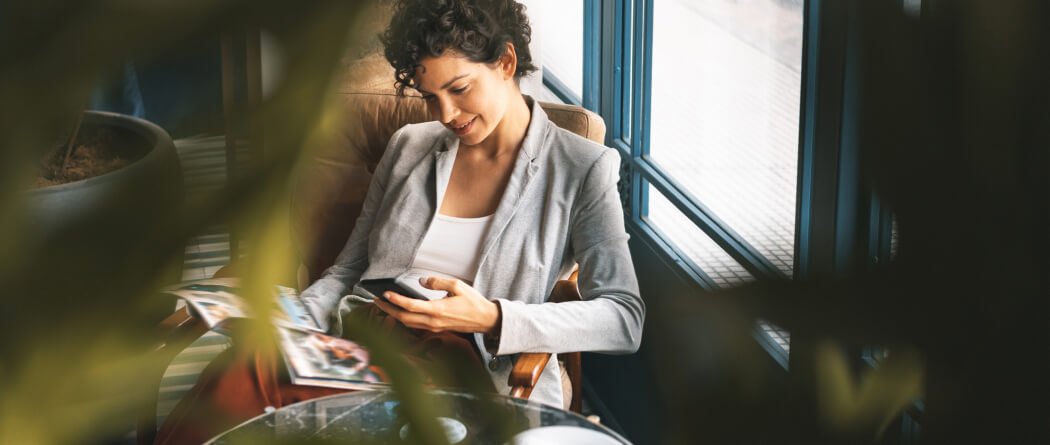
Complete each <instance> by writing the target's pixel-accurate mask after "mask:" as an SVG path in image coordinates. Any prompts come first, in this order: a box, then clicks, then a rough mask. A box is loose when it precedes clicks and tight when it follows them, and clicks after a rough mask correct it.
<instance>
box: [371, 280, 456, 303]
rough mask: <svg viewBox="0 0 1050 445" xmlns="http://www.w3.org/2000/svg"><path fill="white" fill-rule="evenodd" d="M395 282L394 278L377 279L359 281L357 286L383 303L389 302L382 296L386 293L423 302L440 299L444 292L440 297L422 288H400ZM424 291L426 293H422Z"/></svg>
mask: <svg viewBox="0 0 1050 445" xmlns="http://www.w3.org/2000/svg"><path fill="white" fill-rule="evenodd" d="M397 281H398V280H397V279H396V278H377V279H372V280H361V282H360V283H358V284H357V285H358V286H360V287H361V288H362V289H364V290H365V291H366V292H368V293H370V294H372V296H373V297H375V298H381V299H383V301H386V302H388V303H389V302H390V301H389V300H387V298H386V297H385V296H383V293H384V292H387V291H390V292H396V293H398V294H401V295H404V296H406V297H408V298H414V299H416V300H425V301H429V300H433V299H436V298H440V297H443V296H444V295H445V292H444V291H440V295H436V294H435V292H437V291H433V290H430V289H425V288H422V287H421V289H415V288H414V287H413V286H402V285H401V284H399V283H398V282H397ZM424 290H425V291H426V292H427V293H423V291H424ZM428 294H429V295H428ZM391 304H393V303H391Z"/></svg>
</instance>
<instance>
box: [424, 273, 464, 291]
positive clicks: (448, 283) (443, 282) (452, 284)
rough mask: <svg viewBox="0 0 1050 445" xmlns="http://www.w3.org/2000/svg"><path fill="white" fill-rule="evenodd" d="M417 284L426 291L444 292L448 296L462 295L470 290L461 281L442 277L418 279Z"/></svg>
mask: <svg viewBox="0 0 1050 445" xmlns="http://www.w3.org/2000/svg"><path fill="white" fill-rule="evenodd" d="M419 284H422V285H423V287H425V288H427V289H433V290H443V291H446V292H448V293H449V295H463V294H465V293H467V289H470V288H471V287H470V286H469V285H467V283H464V282H463V281H462V280H457V279H455V278H444V277H423V278H420V279H419Z"/></svg>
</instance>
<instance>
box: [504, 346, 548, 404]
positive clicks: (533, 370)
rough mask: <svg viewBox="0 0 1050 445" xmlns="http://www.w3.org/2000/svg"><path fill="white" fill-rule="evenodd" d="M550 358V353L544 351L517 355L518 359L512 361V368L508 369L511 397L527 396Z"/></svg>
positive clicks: (525, 397)
mask: <svg viewBox="0 0 1050 445" xmlns="http://www.w3.org/2000/svg"><path fill="white" fill-rule="evenodd" d="M550 359H551V354H550V353H546V352H526V353H524V354H521V355H519V356H518V360H517V361H515V362H514V369H512V370H511V371H510V378H508V379H507V384H509V385H510V395H511V397H521V398H523V399H527V398H529V396H530V395H532V389H533V388H535V387H536V382H538V381H540V374H543V368H544V367H546V366H547V362H548V361H549V360H550Z"/></svg>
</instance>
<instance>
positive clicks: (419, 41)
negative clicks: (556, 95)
mask: <svg viewBox="0 0 1050 445" xmlns="http://www.w3.org/2000/svg"><path fill="white" fill-rule="evenodd" d="M393 11H394V13H393V17H392V18H391V19H390V26H389V27H388V28H387V29H386V31H385V32H383V35H382V36H380V41H381V42H382V43H383V46H384V50H383V55H384V56H386V60H387V61H388V62H390V65H392V66H393V67H394V71H395V77H396V84H397V93H398V94H400V95H404V91H405V88H408V87H412V86H413V84H412V78H413V77H415V75H416V69H417V68H419V66H420V62H421V61H422V60H423V59H425V58H427V57H439V56H441V54H442V53H444V52H445V50H453V51H456V52H457V53H459V54H461V55H463V56H465V57H466V58H467V59H468V60H470V61H472V62H476V63H494V62H496V61H497V60H499V59H500V57H503V55H504V54H505V53H506V48H507V45H506V44H507V42H510V43H512V44H513V45H514V50H515V53H516V54H517V56H518V64H517V69H516V70H515V72H514V76H515V78H521V76H524V75H526V74H528V73H531V72H533V71H535V70H536V66H535V65H533V64H532V54H531V53H530V52H529V41H531V39H532V37H531V34H532V27H530V26H529V19H528V17H527V16H526V15H525V6H524V5H522V4H520V3H518V2H516V1H514V0H395V1H394V6H393Z"/></svg>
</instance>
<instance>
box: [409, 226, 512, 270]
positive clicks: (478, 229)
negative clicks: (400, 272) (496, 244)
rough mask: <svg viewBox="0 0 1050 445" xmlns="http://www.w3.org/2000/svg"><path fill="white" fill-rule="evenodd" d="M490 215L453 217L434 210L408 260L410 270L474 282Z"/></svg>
mask: <svg viewBox="0 0 1050 445" xmlns="http://www.w3.org/2000/svg"><path fill="white" fill-rule="evenodd" d="M491 221H492V215H489V216H483V217H481V218H456V217H454V216H447V215H442V214H440V213H438V214H437V215H435V216H434V220H433V221H432V222H431V223H430V228H429V229H427V234H426V236H424V237H423V244H422V245H420V246H419V251H418V252H416V258H415V260H413V261H412V271H413V272H414V273H420V274H423V275H426V273H427V272H432V273H433V274H434V275H440V276H445V277H446V278H450V277H451V278H459V279H460V280H463V281H465V282H467V283H473V282H474V274H475V273H476V272H477V270H478V260H479V259H480V257H481V242H482V240H483V239H484V238H485V233H486V232H488V228H489V223H490V222H491Z"/></svg>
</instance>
